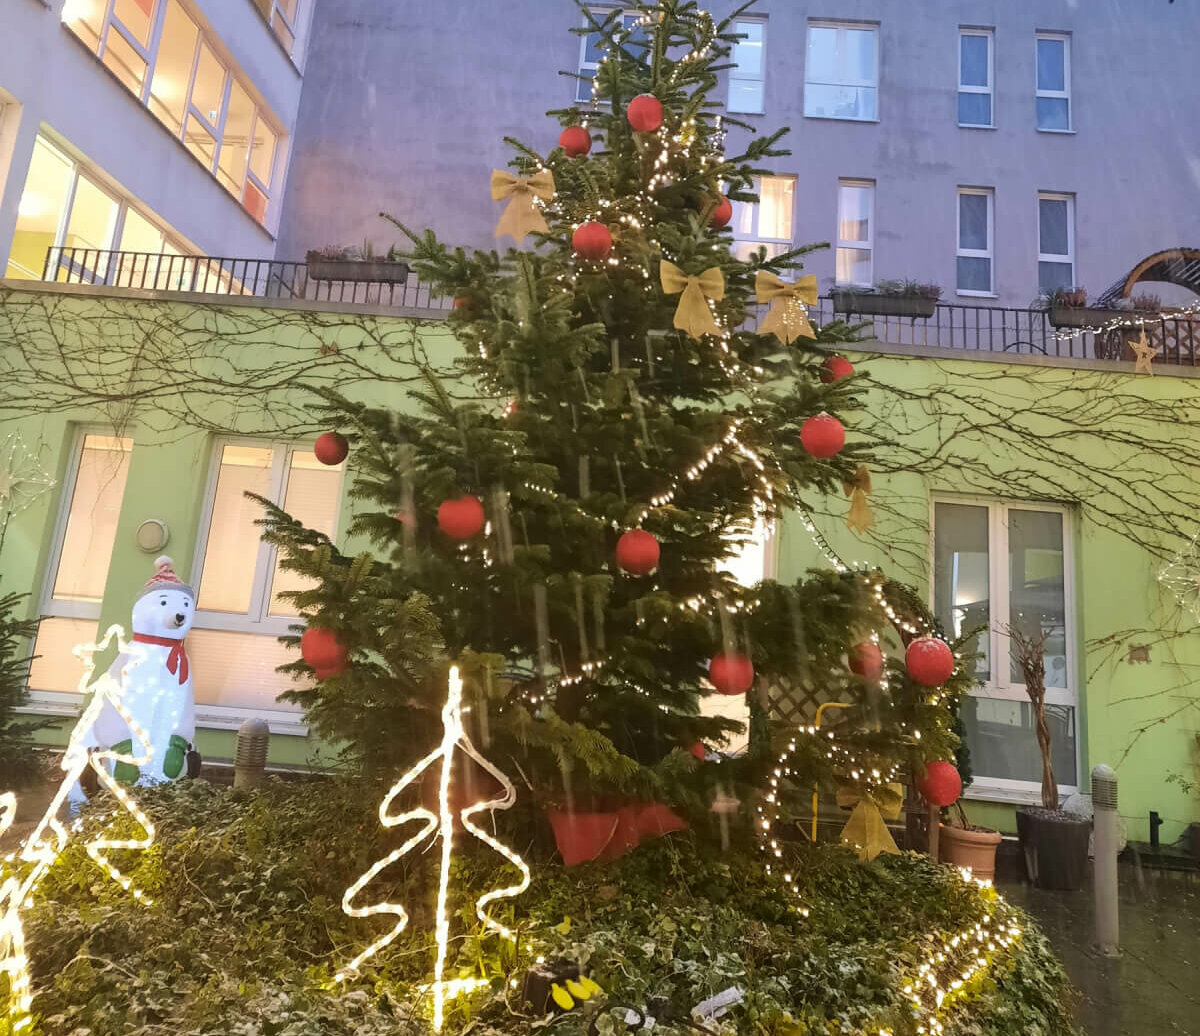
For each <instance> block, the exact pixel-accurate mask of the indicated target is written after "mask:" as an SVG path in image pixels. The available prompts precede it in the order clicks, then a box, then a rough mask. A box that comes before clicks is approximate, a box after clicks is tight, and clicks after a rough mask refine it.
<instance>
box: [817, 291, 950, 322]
mask: <svg viewBox="0 0 1200 1036" xmlns="http://www.w3.org/2000/svg"><path fill="white" fill-rule="evenodd" d="M830 297H831V298H832V299H833V311H834V312H835V313H845V314H847V315H851V314H859V315H861V316H880V317H912V319H913V320H917V319H920V320H928V319H929V318H930V317H931V316H933V314H934V313H935V312H936V311H937V302H938V300H937V299H936V298H930V297H927V296H923V295H881V294H879V293H877V292H871V291H836V290H835V291H833V292H831V293H830Z"/></svg>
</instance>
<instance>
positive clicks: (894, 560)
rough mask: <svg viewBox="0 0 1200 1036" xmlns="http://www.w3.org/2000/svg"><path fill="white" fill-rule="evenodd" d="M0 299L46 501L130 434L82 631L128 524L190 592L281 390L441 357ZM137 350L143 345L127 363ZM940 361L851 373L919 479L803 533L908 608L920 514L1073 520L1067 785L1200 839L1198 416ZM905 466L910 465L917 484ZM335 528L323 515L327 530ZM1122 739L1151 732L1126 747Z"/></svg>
mask: <svg viewBox="0 0 1200 1036" xmlns="http://www.w3.org/2000/svg"><path fill="white" fill-rule="evenodd" d="M10 288H12V285H11V283H10V285H9V287H8V288H5V287H4V286H3V285H0V348H3V349H4V350H6V355H9V352H10V351H11V350H12V348H13V343H14V342H17V341H18V340H20V341H22V342H23V343H26V344H24V345H22V347H21V353H22V355H23V356H24V357H25V363H24V366H22V364H21V362H20V360H18V362H17V363H16V373H15V375H14V376H13V377H12V378H9V379H6V383H5V384H3V385H0V405H3V404H4V402H5V400H11V399H13V398H24V399H26V400H32V401H33V402H32V403H31V404H29V406H28V409H27V410H25V412H23V413H20V414H17V413H16V412H15V411H14V410H13V409H12V407H11V406H10V407H7V408H6V409H0V415H7V416H6V417H5V418H4V419H3V420H2V421H0V435H2V434H6V433H7V432H9V431H12V430H14V429H19V430H20V433H21V435H22V438H23V439H24V440H25V441H26V442H27V443H29V444H31V445H32V444H37V448H38V450H39V452H40V456H41V460H42V463H43V465H44V466H45V467H47V468H48V469H49V470H50V471H51V472H55V473H57V475H58V477H59V478H60V480H61V476H62V473H63V471H64V469H65V465H66V463H67V456H68V451H69V448H70V444H71V442H72V437H73V434H74V431H75V429H76V428H77V427H78V426H79V424H81V423H93V422H95V423H99V424H101V425H107V426H108V427H110V428H111V427H113V426H114V425H115V426H116V427H120V428H122V429H125V428H128V429H130V431H129V432H127V434H132V436H133V437H134V439H135V447H134V451H133V456H132V461H131V466H130V471H129V479H128V485H127V489H126V493H125V496H124V499H123V502H122V508H121V514H120V523H119V528H118V533H117V544H116V548H115V550H114V554H113V561H112V565H111V568H110V571H109V575H108V580H107V584H106V590H105V598H104V604H103V608H102V614H101V625H102V627H103V625H104V624H106V623H108V622H122V623H125V622H127V621H128V615H127V613H128V608H129V605H130V603H131V601H132V600H133V598H134V596H135V594H136V591H137V590H138V589H139V588H140V587H141V585H142V583H143V582H144V581H145V580H146V578H147V577H148V574H149V566H150V561H151V558H150V557H149V556H147V555H146V554H144V553H142V552H141V551H140V550H138V548H137V547H136V546H135V544H134V542H133V533H134V530H135V529H136V527H137V525H138V524H139V523H140V522H141V521H142V520H144V519H145V518H148V517H155V518H161V519H164V520H165V521H167V523H168V524H169V526H170V529H171V542H170V544H169V546H168V548H167V550H168V551H169V552H170V553H171V554H172V556H174V557H175V559H176V561H177V567H178V568H179V569H180V571H181V574H185V575H188V576H194V575H195V573H193V572H192V571H191V567H192V559H193V556H194V553H195V547H196V536H197V526H198V523H199V518H200V509H201V502H202V499H203V494H204V488H205V484H206V479H207V476H208V464H209V459H210V456H211V444H212V436H213V435H215V434H217V433H218V432H220V431H231V432H237V433H243V434H255V435H262V434H267V435H272V436H274V437H276V438H286V439H295V440H296V441H300V442H307V441H309V439H310V438H311V436H312V435H313V434H314V433H315V432H317V431H319V430H320V426H319V424H318V423H315V422H314V420H313V419H312V417H311V415H309V414H308V413H307V412H306V407H307V405H308V401H309V399H311V396H310V395H308V394H307V393H306V392H305V391H304V390H303V388H302V387H301V386H300V385H299V384H298V383H299V382H300V381H303V382H304V383H306V384H310V385H327V386H332V385H337V386H339V388H340V389H341V390H342V391H344V392H345V394H347V395H351V396H353V397H355V398H360V399H363V400H364V401H369V402H378V403H386V404H387V405H389V406H403V405H404V399H405V392H406V389H407V386H408V385H409V384H410V383H411V382H412V380H413V379H414V378H415V377H416V373H417V372H416V367H415V366H414V364H413V359H414V356H416V355H418V354H420V355H427V356H428V358H429V359H430V360H431V361H432V362H434V363H435V364H442V363H446V362H447V361H448V360H449V359H450V358H451V357H452V356H453V355H455V353H456V351H457V346H456V344H455V343H454V342H453V339H452V338H450V336H449V335H448V332H447V329H446V328H445V325H444V324H440V323H436V322H433V323H429V322H419V321H415V320H413V319H410V318H405V317H396V316H389V315H382V314H379V313H367V312H360V313H344V312H343V313H337V312H331V311H323V310H317V309H309V310H301V309H296V308H282V307H281V308H275V309H264V308H262V307H260V306H254V305H249V306H244V307H243V306H215V305H212V304H209V303H205V304H202V305H199V304H196V302H195V300H173V301H161V300H159V301H154V300H147V299H130V298H122V297H117V296H110V295H106V296H104V297H102V298H97V297H95V296H89V295H87V294H84V293H79V292H76V293H71V292H63V291H61V290H54V289H49V290H48V289H47V288H46V287H45V286H38V287H35V288H31V289H30V290H28V291H26V290H19V291H17V290H9V289H10ZM28 343H33V344H32V345H30V344H28ZM134 345H139V346H140V356H141V358H140V359H139V360H137V361H135V360H134V359H133V358H132V357H133V354H134V351H135V350H134V348H133V346H134ZM55 350H57V351H58V353H59V354H60V355H66V356H67V357H68V358H69V360H68V365H70V364H71V363H74V364H76V366H78V367H81V368H83V369H82V370H79V371H76V373H77V374H79V375H80V377H81V380H82V382H83V383H84V384H88V385H90V386H91V387H93V388H94V389H95V390H96V391H99V392H110V393H113V394H121V393H126V392H127V391H128V390H129V387H130V386H133V387H135V388H136V389H137V394H138V395H139V396H140V397H141V398H140V401H139V402H138V403H137V404H136V405H135V406H134V407H133V408H132V409H130V408H128V407H126V406H124V405H121V406H112V405H110V406H106V407H101V408H98V409H97V408H79V407H77V406H70V405H67V404H68V403H69V398H68V397H65V396H64V394H63V393H62V392H61V391H57V390H51V391H49V392H48V393H47V392H45V391H43V390H42V389H41V386H43V385H44V384H45V383H46V382H47V381H48V380H52V379H51V374H52V372H51V371H50V370H49V369H48V368H47V367H44V366H38V364H37V363H34V362H32V361H30V360H29V357H30V356H32V355H34V354H36V355H38V356H52V355H53V354H54V352H55ZM97 354H99V355H104V356H106V357H109V358H113V357H115V358H116V360H115V362H114V363H112V364H110V365H109V366H107V367H100V366H99V365H95V366H89V365H88V364H87V363H86V362H85V360H86V358H87V357H89V356H93V355H97ZM945 356H946V354H945V353H944V352H943V353H942V354H941V355H940V356H938V357H936V358H934V357H932V356H930V357H914V356H897V355H878V354H872V355H869V356H868V355H867V354H865V353H864V354H852V355H851V358H852V359H853V361H854V362H855V364H856V366H858V367H859V368H860V370H864V371H868V372H869V375H868V378H869V379H870V381H869V383H868V384H867V393H866V404H867V405H866V408H865V410H864V411H863V412H862V413H861V414H860V415H857V416H855V417H854V418H852V419H851V421H850V424H851V429H850V431H851V435H852V436H858V437H865V438H867V439H873V440H875V443H876V448H877V450H879V451H880V456H881V457H882V458H883V459H884V464H883V467H888V466H889V464H890V465H891V466H893V467H896V468H901V469H906V468H911V467H913V466H914V464H915V465H916V466H917V467H919V468H922V469H923V470H920V471H917V472H912V471H902V472H901V473H898V474H895V473H893V474H889V473H888V472H886V471H881V472H877V473H876V475H875V486H874V492H873V494H872V502H873V505H874V507H875V510H876V514H877V516H878V518H879V525H878V526H877V528H876V529H875V530H874V531H873V533H872V534H871V535H869V536H868V537H867V538H859V537H857V536H855V535H853V534H851V533H849V532H848V531H847V530H846V529H845V528H844V517H845V511H846V507H847V503H846V501H845V499H844V498H830V499H828V500H823V501H813V502H812V503H813V505H814V508H815V510H816V512H817V513H815V514H814V519H815V521H816V523H817V525H818V527H819V528H821V529H822V530H823V531H824V532H825V533H826V535H827V536H828V537H829V539H830V541H831V542H832V543H834V545H835V546H836V547H837V549H838V550H839V552H840V553H841V554H842V556H843V557H844V558H845V559H846V560H847V561H850V562H860V561H861V562H869V563H879V564H882V565H884V567H886V568H887V569H888V570H889V571H891V572H893V573H895V574H897V575H899V576H901V577H902V578H906V579H907V580H908V581H910V582H912V583H914V585H917V586H919V587H921V588H922V589H924V590H927V588H928V578H929V573H928V554H929V516H930V508H931V499H932V496H933V494H935V493H939V494H940V493H962V492H964V491H970V492H972V493H976V494H983V495H991V496H1002V497H1008V498H1012V499H1016V500H1026V501H1028V500H1051V501H1059V502H1072V501H1074V502H1075V503H1074V505H1073V506H1074V512H1075V519H1076V530H1077V535H1076V537H1075V553H1076V556H1075V562H1076V564H1075V580H1074V584H1075V585H1074V586H1073V588H1072V590H1073V592H1074V594H1075V599H1076V602H1077V605H1078V607H1077V616H1078V619H1079V631H1078V637H1079V645H1078V646H1079V658H1080V659H1081V660H1082V661H1083V666H1082V669H1083V674H1084V678H1085V686H1084V687H1083V689H1082V690H1081V703H1082V709H1081V722H1080V730H1079V737H1080V754H1081V757H1082V758H1081V773H1083V774H1086V773H1087V771H1088V769H1089V768H1090V767H1091V766H1092V765H1094V764H1096V763H1099V762H1108V763H1110V764H1111V765H1114V766H1116V767H1117V770H1118V774H1119V776H1120V779H1121V811H1122V813H1123V814H1124V815H1125V817H1126V819H1127V822H1128V825H1129V833H1130V836H1131V837H1134V838H1142V839H1144V838H1146V837H1147V822H1146V815H1147V813H1148V811H1149V810H1151V809H1157V810H1158V811H1159V812H1160V813H1161V814H1162V815H1163V816H1164V817H1165V818H1167V824H1166V825H1165V827H1164V829H1163V831H1162V836H1163V838H1164V840H1166V841H1170V840H1172V839H1174V838H1175V837H1177V836H1178V834H1179V833H1180V831H1182V829H1183V827H1184V826H1185V825H1186V823H1187V822H1189V821H1194V820H1200V809H1198V805H1197V794H1196V793H1195V792H1193V793H1192V795H1191V796H1190V797H1189V796H1188V795H1187V794H1185V792H1184V791H1183V790H1182V789H1181V788H1180V787H1179V786H1178V785H1177V784H1171V783H1167V782H1166V777H1167V776H1168V775H1169V774H1171V773H1180V774H1184V775H1186V776H1191V777H1194V775H1195V766H1196V759H1195V756H1194V754H1193V747H1192V746H1193V741H1194V736H1195V732H1196V731H1197V730H1200V708H1197V704H1198V702H1197V691H1196V689H1195V686H1194V685H1193V683H1192V680H1191V674H1192V673H1194V672H1197V669H1196V667H1197V666H1200V637H1197V636H1196V635H1195V634H1194V633H1193V632H1192V630H1193V628H1194V626H1195V623H1194V620H1189V619H1188V618H1187V617H1186V616H1185V615H1182V614H1181V613H1180V611H1179V609H1178V608H1177V607H1176V605H1175V603H1174V601H1173V599H1172V598H1171V597H1170V595H1168V594H1164V592H1163V591H1162V588H1161V587H1160V585H1159V583H1158V581H1157V578H1156V577H1157V573H1158V571H1159V570H1160V568H1161V567H1162V563H1163V562H1162V560H1161V556H1162V549H1163V547H1162V544H1164V543H1169V542H1171V541H1172V538H1174V539H1175V540H1178V539H1179V536H1180V534H1181V533H1183V534H1184V536H1185V538H1186V536H1190V535H1191V534H1192V532H1193V531H1194V527H1195V526H1196V525H1200V497H1198V496H1197V492H1198V490H1197V488H1195V487H1197V485H1198V484H1200V479H1196V478H1194V477H1193V472H1192V470H1191V468H1190V466H1189V464H1190V462H1189V463H1184V462H1183V461H1182V460H1179V458H1178V457H1173V455H1172V454H1171V452H1170V451H1167V452H1165V453H1164V452H1163V451H1161V450H1159V451H1158V452H1151V453H1147V451H1146V448H1145V443H1146V442H1147V441H1154V442H1158V443H1169V444H1171V449H1172V450H1178V451H1179V457H1183V456H1184V455H1187V456H1191V455H1193V454H1194V455H1197V456H1200V434H1198V433H1197V428H1198V427H1200V415H1196V414H1195V413H1194V408H1193V407H1192V404H1191V399H1192V397H1193V396H1197V393H1196V391H1195V390H1196V387H1197V385H1200V383H1198V382H1196V381H1194V380H1192V379H1190V378H1183V377H1172V378H1167V377H1155V378H1145V377H1142V378H1138V379H1134V378H1133V377H1132V376H1131V375H1130V374H1129V373H1128V372H1127V371H1119V370H1117V369H1116V366H1115V365H1109V368H1110V369H1099V367H1100V366H1102V365H1093V367H1094V368H1095V369H1088V370H1078V369H1069V368H1064V367H1062V366H1054V365H1044V364H1038V363H1029V362H1019V361H1017V360H1014V361H1013V362H1011V363H995V362H987V361H985V360H983V359H969V358H964V359H946V358H945ZM71 357H75V359H74V360H71V359H70V358H71ZM147 357H149V358H150V359H149V360H147ZM46 362H47V363H49V362H50V361H46ZM59 373H60V374H61V373H62V372H59ZM22 394H23V395H22ZM1197 398H1200V396H1198V397H1197ZM1105 408H1107V416H1106V412H1105ZM1060 413H1065V414H1067V415H1070V416H1069V417H1066V418H1064V417H1060V416H1059V415H1060ZM1181 414H1182V415H1183V416H1182V417H1181V416H1180V415H1181ZM981 415H982V416H981ZM997 415H999V416H997ZM1193 417H1195V418H1196V421H1195V423H1192V418H1193ZM1126 433H1128V434H1126ZM930 457H934V458H936V461H935V462H930V460H929V458H930ZM917 458H923V459H921V460H920V463H919V464H918V463H917V462H916V459H917ZM1123 487H1124V488H1123ZM1172 500H1173V501H1174V503H1171V504H1170V506H1167V503H1164V501H1168V502H1170V501H1172ZM1141 502H1144V504H1145V512H1146V513H1147V514H1149V515H1151V516H1152V515H1154V514H1158V513H1160V512H1162V513H1167V512H1169V513H1172V514H1174V515H1176V518H1175V520H1174V523H1173V524H1174V527H1173V528H1172V529H1170V530H1168V531H1167V532H1165V533H1163V534H1162V536H1160V537H1158V538H1159V539H1161V541H1162V542H1161V543H1159V544H1158V550H1157V552H1156V551H1155V549H1153V547H1154V544H1152V543H1151V541H1152V540H1155V537H1156V536H1157V533H1156V532H1155V530H1154V529H1153V528H1152V527H1151V528H1148V529H1145V530H1143V535H1138V534H1136V533H1135V534H1131V533H1130V530H1129V528H1128V524H1129V515H1130V514H1136V513H1137V510H1138V508H1139V506H1140V503H1141ZM1192 502H1194V503H1195V505H1196V506H1195V507H1194V509H1192V510H1189V508H1192ZM59 505H60V492H59V491H55V492H53V493H49V494H46V495H45V496H43V497H42V498H41V499H40V500H39V501H38V502H37V503H36V504H35V505H34V506H32V507H30V508H29V509H28V510H26V511H24V512H22V513H20V514H19V515H17V516H16V517H15V518H14V519H13V521H12V523H11V525H10V528H9V533H8V540H7V542H6V543H5V546H4V550H3V554H2V555H0V575H2V576H3V580H4V585H5V586H6V587H9V588H12V589H17V590H27V591H29V592H31V593H33V594H34V597H35V598H36V597H38V596H40V592H41V589H42V586H43V585H44V581H45V577H46V567H47V562H48V553H49V550H50V540H51V531H52V528H53V524H54V516H55V515H56V514H57V511H58V507H59ZM351 506H352V504H351V502H350V501H349V500H348V499H347V500H345V501H343V508H342V519H341V521H342V525H343V526H345V525H346V524H347V522H348V520H349V517H350V514H351ZM1192 513H1194V514H1195V515H1196V517H1195V518H1194V519H1192V520H1191V523H1190V524H1189V523H1188V521H1187V518H1188V515H1189V514H1192ZM1114 516H1115V517H1114ZM1148 524H1150V525H1151V526H1152V523H1148ZM346 546H349V547H350V548H351V549H353V547H354V546H355V545H353V544H348V545H346ZM777 550H778V559H777V560H778V573H779V577H780V578H781V579H785V580H790V579H794V578H798V577H799V576H801V575H802V574H803V572H804V571H805V569H807V568H808V567H810V566H817V565H820V564H821V563H822V562H821V560H820V557H819V555H818V554H817V552H816V551H815V548H814V547H813V543H812V539H811V537H810V536H809V534H808V533H807V532H806V531H805V529H804V526H803V522H802V521H801V519H800V518H798V517H796V516H788V517H787V518H785V520H784V521H783V522H782V524H781V528H780V531H779V536H778V538H777ZM34 607H36V605H33V604H31V609H32V608H34ZM1133 644H1151V652H1150V661H1149V662H1148V663H1142V664H1136V663H1129V662H1128V661H1126V658H1127V655H1128V647H1129V646H1130V645H1133ZM1160 719H1161V722H1160V721H1159V720H1160ZM1141 727H1147V728H1148V729H1146V730H1144V731H1142V732H1140V733H1139V728H1141ZM232 737H233V735H232V733H231V732H227V731H205V732H203V733H202V734H201V735H200V736H199V739H198V740H199V747H200V749H201V751H202V753H203V754H205V755H206V756H210V757H228V756H230V755H231V754H232ZM317 750H318V746H316V745H314V744H312V743H311V742H310V741H308V740H307V739H303V738H296V737H282V736H276V737H273V738H272V743H271V760H272V761H273V762H276V763H286V764H294V765H303V764H305V763H307V762H310V761H311V760H312V759H313V757H314V753H315V752H316V751H317ZM1085 783H1086V781H1085ZM970 812H971V815H972V817H973V818H974V819H975V820H976V821H977V822H981V823H987V824H991V825H993V826H998V827H1001V828H1003V829H1006V830H1011V829H1012V826H1013V825H1012V806H1011V805H996V804H993V803H982V802H981V803H972V804H971V807H970Z"/></svg>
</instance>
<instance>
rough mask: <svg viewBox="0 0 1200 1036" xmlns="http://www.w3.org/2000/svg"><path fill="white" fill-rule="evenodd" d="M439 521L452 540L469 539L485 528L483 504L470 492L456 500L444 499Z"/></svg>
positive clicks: (438, 512) (441, 527)
mask: <svg viewBox="0 0 1200 1036" xmlns="http://www.w3.org/2000/svg"><path fill="white" fill-rule="evenodd" d="M437 523H438V528H439V529H441V530H442V532H444V533H445V534H446V535H447V536H449V537H450V538H451V539H452V540H469V539H470V538H471V537H472V536H475V535H477V534H478V532H479V530H480V529H482V528H483V504H481V503H480V502H479V497H477V496H471V494H470V493H467V494H466V495H465V496H460V497H458V498H457V499H456V500H443V501H442V503H441V506H440V507H439V508H438V511H437Z"/></svg>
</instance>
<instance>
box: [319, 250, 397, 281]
mask: <svg viewBox="0 0 1200 1036" xmlns="http://www.w3.org/2000/svg"><path fill="white" fill-rule="evenodd" d="M305 262H306V263H307V264H308V276H309V278H310V279H311V280H314V281H368V282H370V283H372V284H403V283H404V282H405V281H406V280H408V263H405V262H400V261H399V259H398V258H397V257H396V251H395V249H394V248H392V249H388V252H387V254H386V255H385V256H384V257H383V258H378V257H377V256H376V255H375V251H374V249H373V248H372V246H371V244H370V243H369V242H368V243H366V244H364V245H363V246H362V247H361V248H359V247H357V246H354V245H351V246H349V247H343V246H340V245H329V246H326V247H325V248H322V249H321V250H320V251H319V252H317V251H310V252H309V253H308V254H307V255H306V256H305Z"/></svg>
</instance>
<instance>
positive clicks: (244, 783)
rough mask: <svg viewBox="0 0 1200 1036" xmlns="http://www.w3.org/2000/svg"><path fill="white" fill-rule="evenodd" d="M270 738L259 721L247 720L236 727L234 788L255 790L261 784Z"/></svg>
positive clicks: (264, 723) (266, 728) (265, 727)
mask: <svg viewBox="0 0 1200 1036" xmlns="http://www.w3.org/2000/svg"><path fill="white" fill-rule="evenodd" d="M270 736H271V732H270V730H269V728H268V727H267V724H266V722H265V721H264V720H261V719H248V720H246V721H245V722H244V723H243V724H242V725H241V726H240V727H238V733H237V749H236V751H235V752H234V756H233V786H234V787H235V788H257V787H258V786H259V785H260V784H262V779H263V772H264V771H265V770H266V767H267V741H268V740H269V739H270Z"/></svg>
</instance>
